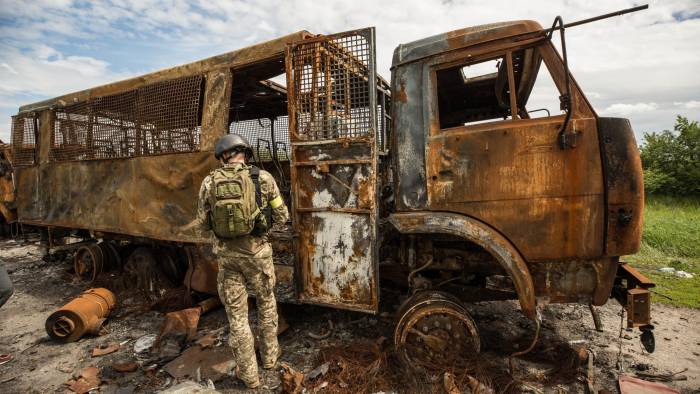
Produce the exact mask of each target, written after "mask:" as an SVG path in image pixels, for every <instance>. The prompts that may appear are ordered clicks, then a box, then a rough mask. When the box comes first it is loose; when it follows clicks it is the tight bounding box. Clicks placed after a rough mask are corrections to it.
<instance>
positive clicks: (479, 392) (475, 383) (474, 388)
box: [464, 375, 494, 394]
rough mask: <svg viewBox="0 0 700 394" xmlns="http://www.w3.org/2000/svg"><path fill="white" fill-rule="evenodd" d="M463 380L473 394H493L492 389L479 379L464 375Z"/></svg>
mask: <svg viewBox="0 0 700 394" xmlns="http://www.w3.org/2000/svg"><path fill="white" fill-rule="evenodd" d="M464 378H465V380H466V382H467V387H469V389H470V390H471V392H472V393H473V394H494V391H493V389H492V388H491V387H490V386H489V385H487V384H485V383H484V382H482V381H480V380H479V379H477V378H475V377H473V376H471V375H465V377H464Z"/></svg>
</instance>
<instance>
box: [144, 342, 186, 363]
mask: <svg viewBox="0 0 700 394" xmlns="http://www.w3.org/2000/svg"><path fill="white" fill-rule="evenodd" d="M183 342H184V335H180V336H168V337H167V338H165V339H164V340H162V341H161V342H160V343H159V344H158V346H156V345H155V344H154V345H153V348H152V349H151V353H154V352H155V354H153V356H154V359H153V360H154V361H156V362H157V363H158V364H162V363H166V362H168V361H170V360H172V359H174V358H175V357H177V356H179V355H180V352H181V351H182V344H183Z"/></svg>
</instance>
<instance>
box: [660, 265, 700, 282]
mask: <svg viewBox="0 0 700 394" xmlns="http://www.w3.org/2000/svg"><path fill="white" fill-rule="evenodd" d="M656 270H657V271H659V272H663V273H666V274H674V275H676V276H677V277H679V278H687V279H692V278H694V277H695V275H694V274H692V273H690V272H686V271H682V270H677V269H675V268H673V267H661V268H657V269H656Z"/></svg>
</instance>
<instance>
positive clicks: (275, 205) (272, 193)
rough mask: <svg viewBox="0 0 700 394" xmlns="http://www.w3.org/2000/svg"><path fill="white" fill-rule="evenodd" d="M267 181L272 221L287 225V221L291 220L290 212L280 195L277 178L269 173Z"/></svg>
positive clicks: (268, 202)
mask: <svg viewBox="0 0 700 394" xmlns="http://www.w3.org/2000/svg"><path fill="white" fill-rule="evenodd" d="M265 180H266V182H265V183H267V204H268V205H269V206H270V208H271V211H272V220H273V221H274V222H275V223H287V220H289V210H288V209H287V205H286V204H285V203H284V199H283V198H282V195H281V194H280V189H279V187H277V182H275V178H273V177H272V175H270V174H269V173H268V174H266V176H265Z"/></svg>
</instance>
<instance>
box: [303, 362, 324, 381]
mask: <svg viewBox="0 0 700 394" xmlns="http://www.w3.org/2000/svg"><path fill="white" fill-rule="evenodd" d="M329 367H330V363H328V362H325V363H323V364H321V365H319V366H318V367H316V368H314V369H313V370H312V371H311V372H309V373H307V374H306V377H305V378H304V380H305V381H311V380H314V379H316V378H318V377H319V376H323V375H325V374H327V373H328V368H329Z"/></svg>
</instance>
